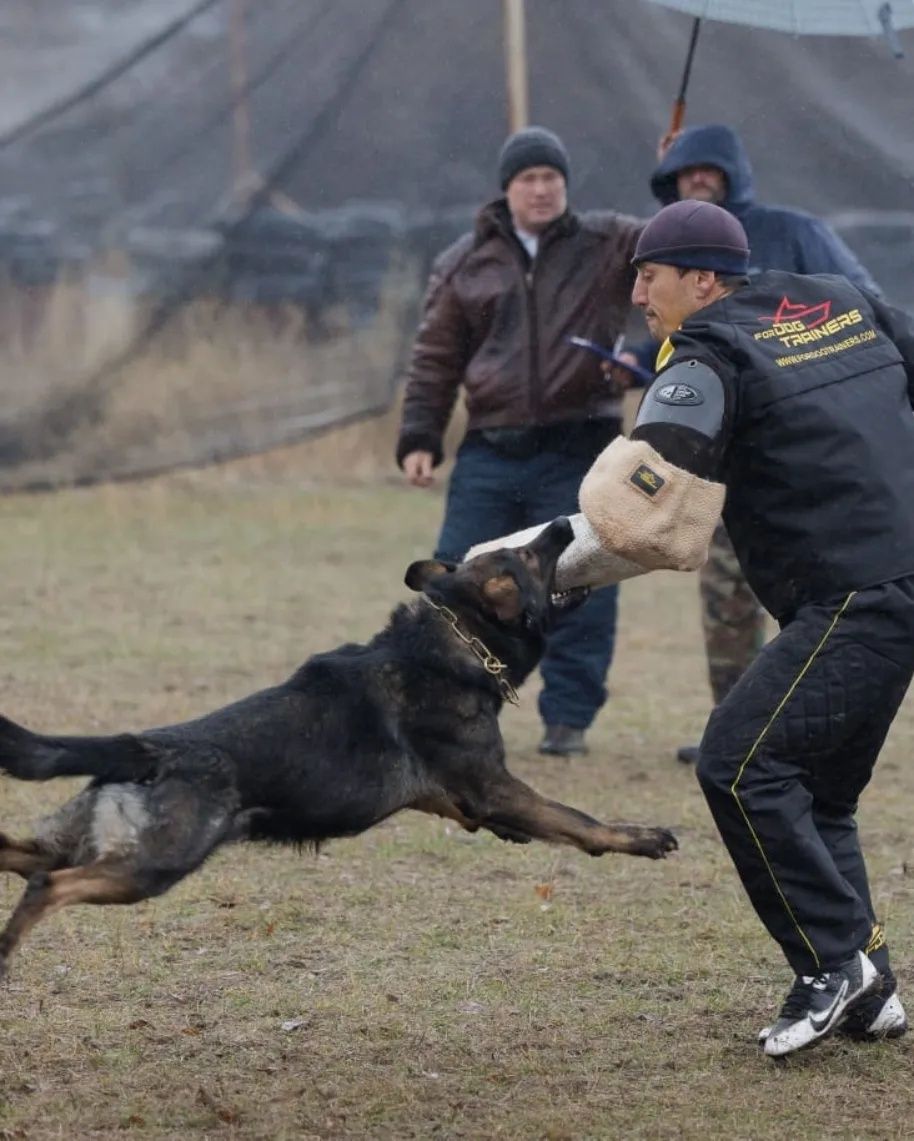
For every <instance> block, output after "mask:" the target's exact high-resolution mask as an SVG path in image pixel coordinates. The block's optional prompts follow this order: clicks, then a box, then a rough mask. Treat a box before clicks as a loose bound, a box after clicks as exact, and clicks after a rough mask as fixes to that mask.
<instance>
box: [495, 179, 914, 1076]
mask: <svg viewBox="0 0 914 1141" xmlns="http://www.w3.org/2000/svg"><path fill="white" fill-rule="evenodd" d="M634 262H635V265H636V267H637V270H638V276H637V280H636V283H635V288H634V293H633V299H634V302H635V304H636V305H638V306H640V308H641V309H642V310H643V311H644V314H645V317H646V320H647V323H648V325H649V327H650V329H651V332H652V333H653V334H654V335H655V336H656V337H657V338H658V339H664V340H663V345H662V348H661V351H660V356H659V360H658V369H659V375H658V376H657V378H656V380H655V381H654V383H653V384H652V386H651V387H650V388H649V389H648V391H647V392H646V394H645V397H644V400H643V402H642V405H641V409H640V411H639V414H638V417H637V421H636V426H635V428H634V429H633V431H632V434H631V437H630V438H624V437H620V438H618V439H617V440H614V441H613V442H612V443H611V444H610V445H609V447H608V448H607V449H606V450H605V452H604V453H603V454H602V455H601V456H600V457H599V458H598V460H597V461H596V463H595V464H594V466H593V468H592V469H591V471H590V472H589V473H588V475H587V476H586V477H585V479H584V482H583V484H582V487H581V492H580V506H581V510H582V512H583V517H578V518H577V519H576V520H574V524H575V529H576V532H578V533H579V534H580V535H581V542H580V546H581V549H582V550H583V552H584V555H585V561H584V562H583V563H582V565H581V567H578V568H577V569H576V565H575V556H576V552H575V546H574V545H572V547H571V548H569V550H568V551H566V553H565V554H566V561H565V564H564V576H563V577H562V573H563V565H562V563H560V565H559V572H560V577H559V578H558V579H557V585H558V586H559V587H564V586H565V585H567V584H569V583H570V582H571V581H574V580H575V577H576V575H577V578H578V580H579V579H580V576H581V575H582V574H583V575H584V576H585V577H589V578H590V580H591V581H594V582H597V581H607V579H611V578H615V577H617V576H618V574H619V573H620V567H621V573H623V574H626V575H630V574H631V573H632V570H631V568H632V567H635V568H637V567H640V568H641V569H642V570H653V569H659V568H672V569H678V570H683V569H694V568H695V567H696V566H698V565H700V563H701V562H702V560H703V558H704V557H705V556H706V553H707V548H708V543H709V541H710V539H711V535H712V533H713V530H714V527H715V525H716V522H717V515H718V513H719V511H720V509H721V508H723V516H724V521H725V523H726V526H727V530H728V532H729V534H730V536H731V538H732V540H733V545H734V547H735V549H736V552H737V555H738V557H739V561H740V564H741V566H742V568H743V571H744V572H745V574H746V578H747V580H748V582H749V584H750V586H751V587H752V589H753V591H754V592H755V594H756V595H757V597H758V598H759V599H760V600H761V601H762V603H763V604H764V606H765V607H766V609H768V610H769V611H770V612H771V614H773V615H774V617H775V618H776V619H777V620H778V622H779V624H780V633H779V634H778V635H777V636H776V637H775V638H774V639H773V640H772V641H771V642H770V643H769V644H768V645H767V646H766V647H765V648H764V649H763V650H762V652H761V654H760V656H759V657H758V658H757V659H756V660H755V661H754V662H753V663H752V665H751V666H750V667H749V669H748V670H747V672H746V673H745V674H744V675H743V676H742V677H741V678H740V679H739V681H738V682H737V684H736V685H735V686H734V688H733V689H732V690H731V691H730V693H729V694H728V695H727V696H726V698H725V699H724V700H723V701H722V702H721V704H720V705H719V706H718V707H717V708H716V709H715V710H714V712H713V713H712V715H711V718H710V720H709V722H708V725H707V728H706V729H705V733H704V737H703V740H702V742H701V746H700V750H699V758H698V767H697V772H698V779H699V781H700V783H701V787H702V790H703V791H704V794H705V796H706V798H707V801H708V805H709V807H710V809H711V812H712V814H713V816H714V819H715V822H716V823H717V826H718V828H719V830H720V833H721V836H722V838H723V840H724V843H725V844H726V846H727V848H728V850H729V852H730V855H731V856H732V858H733V861H734V863H735V865H736V869H737V871H738V873H739V875H740V878H741V879H742V882H743V884H744V886H745V888H746V891H747V893H748V895H749V898H750V900H751V902H752V904H753V906H754V907H755V910H756V911H757V913H758V915H759V918H760V919H761V920H762V922H763V923H764V924H765V926H766V927H767V929H768V931H769V933H770V934H771V935H772V937H773V938H774V939H775V940H776V941H777V942H778V943H779V944H780V946H781V948H782V950H783V952H784V954H785V956H786V958H787V960H788V962H789V963H790V965H791V967H792V968H793V970H794V972H795V973H796V980H795V982H794V984H793V986H792V988H791V990H790V992H789V994H788V995H787V998H786V1000H785V1002H784V1004H783V1007H782V1009H781V1011H780V1014H779V1017H778V1018H777V1020H776V1021H775V1022H774V1025H773V1026H771V1027H770V1028H768V1029H766V1030H765V1031H763V1032H762V1034H761V1035H760V1041H763V1042H764V1046H765V1052H766V1053H767V1054H769V1055H771V1056H779V1055H784V1054H788V1053H790V1052H792V1051H794V1050H797V1049H800V1048H802V1047H804V1046H809V1045H812V1044H813V1043H814V1042H816V1041H817V1040H818V1039H820V1038H822V1037H824V1036H825V1035H826V1034H828V1033H830V1032H831V1031H832V1030H834V1029H836V1028H837V1027H838V1026H839V1025H840V1026H841V1028H842V1030H844V1031H847V1032H849V1033H852V1034H854V1035H856V1036H859V1037H884V1036H896V1035H899V1034H902V1033H904V1031H905V1029H906V1028H907V1024H906V1021H905V1013H904V1009H903V1007H902V1005H901V1002H900V1000H899V998H898V995H897V993H896V990H895V979H894V976H893V974H892V971H891V968H890V965H889V955H888V948H887V946H886V943H885V935H884V933H883V930H882V927H881V926H880V924H879V923H878V922H877V920H876V917H875V914H874V910H873V903H872V899H871V896H870V890H869V886H868V882H867V874H866V868H865V865H864V860H863V855H862V853H861V850H860V845H859V841H858V837H857V830H856V823H855V820H854V814H855V811H856V807H857V800H858V797H859V796H860V793H861V792H862V791H863V789H864V788H865V786H866V784H867V782H868V781H869V779H870V775H871V772H872V769H873V765H874V763H875V761H876V757H877V755H878V753H879V750H880V748H881V746H882V743H883V741H884V739H885V736H886V733H887V731H888V729H889V726H890V725H891V723H892V720H893V719H894V717H895V714H896V712H897V710H898V707H899V704H900V703H901V700H902V698H903V697H904V694H905V692H906V690H907V688H908V684H909V682H910V680H911V676H912V672H914V511H912V508H911V505H912V503H914V415H912V404H914V326H912V325H911V323H910V322H909V321H908V319H907V318H906V317H904V316H903V315H902V314H901V313H899V312H898V311H896V310H893V309H891V308H890V307H888V306H887V305H885V304H883V303H882V302H880V301H879V300H877V299H876V298H874V297H872V296H871V295H868V294H866V293H864V292H862V291H861V290H860V289H858V288H856V287H855V286H853V285H851V284H850V283H849V282H848V281H847V280H846V279H845V278H843V277H839V276H831V275H814V276H801V275H798V274H792V273H782V272H777V271H770V272H766V273H763V274H761V275H760V276H759V277H758V278H755V279H753V281H752V283H751V284H750V283H749V282H748V280H747V279H746V277H745V276H744V274H745V272H746V269H747V266H748V264H749V249H748V243H747V240H746V235H745V232H744V230H743V228H742V226H741V225H740V223H739V222H738V220H737V219H736V218H734V217H733V216H732V215H731V214H729V213H727V211H725V210H723V209H721V208H720V207H719V206H716V205H713V204H711V203H707V202H695V201H684V202H677V203H675V204H673V205H670V206H667V207H665V208H664V209H662V210H661V211H660V212H659V213H658V214H657V215H656V216H655V217H654V218H653V219H652V220H651V221H650V222H649V223H648V225H647V226H646V227H645V229H644V232H643V233H642V235H641V238H640V239H639V241H638V245H637V248H636V251H635V257H634ZM594 533H596V534H597V535H598V536H599V539H600V542H602V543H603V544H604V547H605V548H606V551H607V554H606V558H607V574H605V575H602V576H601V575H600V573H599V572H598V569H595V561H594V553H593V543H592V541H591V540H592V538H593V534H594ZM509 542H510V539H509ZM569 557H570V559H571V561H570V562H569V561H568V560H569Z"/></svg>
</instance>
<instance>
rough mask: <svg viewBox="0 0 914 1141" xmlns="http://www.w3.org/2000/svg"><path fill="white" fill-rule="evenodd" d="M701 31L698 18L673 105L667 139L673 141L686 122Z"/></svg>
mask: <svg viewBox="0 0 914 1141" xmlns="http://www.w3.org/2000/svg"><path fill="white" fill-rule="evenodd" d="M700 31H701V17H700V16H696V17H695V20H694V22H693V23H692V35H691V36H690V37H689V50H688V52H687V53H686V61H685V67H684V68H683V70H682V83H680V85H679V94H678V95H677V96H676V99H675V102H674V103H673V114H672V117H671V118H670V129H669V131H668V132H667V135H666V137H667V138H668V139H669V140H670V142H672V141H673V139H674V138H675V137H676V136H677V135H678V134H679V132H680V131H681V130H682V124H683V122H684V121H685V108H686V91H687V90H688V86H689V78H690V76H691V74H692V60H693V59H694V58H695V46H696V44H697V43H698V33H699V32H700Z"/></svg>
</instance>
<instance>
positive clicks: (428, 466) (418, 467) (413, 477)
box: [403, 452, 435, 487]
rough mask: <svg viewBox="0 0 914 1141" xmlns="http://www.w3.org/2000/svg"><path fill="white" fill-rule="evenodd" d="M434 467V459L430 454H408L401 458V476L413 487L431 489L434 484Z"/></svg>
mask: <svg viewBox="0 0 914 1141" xmlns="http://www.w3.org/2000/svg"><path fill="white" fill-rule="evenodd" d="M434 466H435V457H434V456H433V455H432V453H431V452H410V453H409V454H408V455H406V456H404V457H403V474H404V475H405V476H406V481H407V483H411V484H412V485H413V487H431V486H432V484H433V483H434V482H435V477H434V475H432V469H433V468H434Z"/></svg>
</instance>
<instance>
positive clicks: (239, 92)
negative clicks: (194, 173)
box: [229, 0, 255, 200]
mask: <svg viewBox="0 0 914 1141" xmlns="http://www.w3.org/2000/svg"><path fill="white" fill-rule="evenodd" d="M245 3H246V0H232V3H231V7H230V8H229V60H230V77H231V87H232V108H233V110H232V177H233V182H234V185H233V187H232V197H233V198H236V199H242V200H243V199H245V198H246V197H247V196H248V195H250V194H251V193H252V191H253V190H254V184H255V179H254V165H253V162H252V161H251V111H250V107H249V104H248V91H247V87H248V66H247V55H246V51H245V33H244V28H245Z"/></svg>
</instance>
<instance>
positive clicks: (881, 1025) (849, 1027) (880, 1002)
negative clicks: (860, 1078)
mask: <svg viewBox="0 0 914 1141" xmlns="http://www.w3.org/2000/svg"><path fill="white" fill-rule="evenodd" d="M907 1032H908V1016H907V1015H906V1014H905V1011H904V1007H903V1006H902V1005H901V999H900V998H899V997H898V994H897V993H896V992H895V991H893V992H892V993H891V994H890V995H888V996H886V995H884V994H871V995H870V996H869V998H865V999H864V1000H863V1001H862V1002H861V1003H860V1004H859V1006H855V1007H854V1009H853V1010H852V1011H851V1012H850V1014H849V1015H848V1016H847V1018H845V1019H844V1021H843V1022H842V1023H841V1024H840V1026H839V1027H838V1028H837V1030H835V1034H836V1035H837V1036H838V1037H844V1038H852V1039H853V1040H854V1041H855V1042H883V1041H885V1039H886V1038H901V1037H902V1036H903V1035H904V1034H907ZM770 1033H771V1027H770V1026H766V1027H765V1028H764V1029H763V1030H760V1031H759V1032H758V1044H759V1049H763V1048H764V1046H765V1043H766V1042H767V1040H768V1035H769V1034H770Z"/></svg>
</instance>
